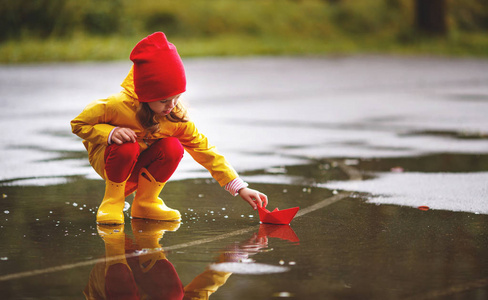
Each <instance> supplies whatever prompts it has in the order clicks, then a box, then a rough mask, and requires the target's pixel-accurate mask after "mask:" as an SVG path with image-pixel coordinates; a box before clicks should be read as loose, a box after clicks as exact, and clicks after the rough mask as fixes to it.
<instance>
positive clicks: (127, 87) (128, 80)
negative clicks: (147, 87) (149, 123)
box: [120, 66, 138, 100]
mask: <svg viewBox="0 0 488 300" xmlns="http://www.w3.org/2000/svg"><path fill="white" fill-rule="evenodd" d="M120 86H121V87H123V88H124V90H123V93H124V94H126V95H127V96H129V97H131V98H134V99H136V100H138V98H137V94H136V90H135V86H134V66H132V67H131V68H130V71H129V74H127V77H125V79H124V81H122V84H121V85H120Z"/></svg>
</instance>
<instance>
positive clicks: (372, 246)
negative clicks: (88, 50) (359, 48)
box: [0, 56, 488, 299]
mask: <svg viewBox="0 0 488 300" xmlns="http://www.w3.org/2000/svg"><path fill="white" fill-rule="evenodd" d="M185 67H186V70H187V73H188V83H189V87H188V92H187V93H186V95H185V97H184V101H185V102H186V103H187V104H188V105H189V107H190V113H191V116H192V118H193V119H194V120H195V122H196V123H197V125H198V127H199V129H200V130H201V131H202V132H203V133H205V134H206V135H207V136H208V137H209V139H210V141H211V142H212V143H213V144H215V145H217V147H218V149H219V151H221V152H222V153H224V155H225V156H226V157H227V158H228V160H229V161H230V162H231V163H232V165H233V166H234V167H235V168H236V169H237V170H238V171H239V173H240V174H241V176H242V177H243V178H244V179H245V180H247V181H248V182H249V183H250V184H251V187H253V188H256V189H259V190H260V191H263V192H265V193H266V194H267V195H268V197H269V199H270V204H269V208H271V209H273V208H275V207H279V208H280V209H284V208H289V207H295V206H299V207H300V211H299V214H298V215H297V217H296V218H295V219H294V220H293V221H292V222H291V224H290V226H266V225H260V223H259V217H258V214H257V212H256V211H252V210H251V209H249V207H248V206H247V205H246V204H245V203H243V201H240V200H238V199H237V198H233V197H232V196H230V195H228V194H227V193H226V192H225V191H223V190H222V189H221V188H220V187H219V186H218V184H216V183H215V182H214V181H213V180H212V179H210V178H209V176H208V173H207V172H206V171H205V170H204V169H203V168H201V167H200V166H198V165H197V164H196V163H194V162H193V161H192V160H191V158H190V157H185V158H184V160H183V161H182V163H181V165H180V168H179V170H178V171H177V172H176V173H175V175H174V177H173V179H172V181H171V182H170V183H168V184H167V186H166V187H165V189H164V191H163V193H162V194H161V196H162V197H163V199H165V201H166V202H167V204H168V205H169V206H171V207H173V208H176V209H179V210H180V211H181V213H182V215H183V220H182V222H181V223H180V224H177V225H175V224H167V223H157V222H156V223H154V222H141V221H137V220H131V219H130V218H129V211H130V209H129V210H128V211H127V212H126V222H125V226H123V227H120V228H119V227H118V228H108V229H107V228H100V227H97V225H96V223H95V215H94V213H95V212H96V209H97V206H98V205H99V203H100V200H101V197H102V196H103V188H104V185H103V181H101V180H100V179H99V178H98V177H97V175H96V174H95V173H94V171H93V170H92V169H91V167H90V166H89V165H88V163H87V158H86V153H85V151H84V149H83V146H82V145H81V142H80V140H79V139H78V138H77V137H75V136H73V135H72V134H71V133H70V128H69V121H70V120H71V119H72V118H73V117H74V116H76V115H77V114H78V113H79V112H80V111H81V110H82V109H83V107H84V106H85V105H86V104H87V103H88V102H89V101H91V100H94V99H97V98H103V97H106V96H108V95H109V94H111V93H115V92H117V91H119V90H120V87H119V84H120V82H121V81H122V80H123V78H124V77H125V75H126V73H127V72H128V70H129V68H130V65H129V64H128V63H126V62H114V63H80V64H46V65H21V66H0V101H1V103H2V106H3V109H2V110H1V111H0V116H1V118H0V124H1V127H2V129H3V133H2V134H1V135H0V141H1V147H2V157H1V158H0V163H1V166H2V171H1V172H0V195H1V196H2V198H1V200H0V201H1V202H0V203H1V204H0V235H1V236H2V238H3V243H2V246H0V291H1V294H2V299H84V296H83V291H85V293H86V292H87V291H88V290H91V291H92V292H94V291H96V292H97V293H100V295H104V296H107V291H106V290H105V288H104V287H106V286H107V282H108V284H113V285H114V286H115V287H116V290H124V289H123V288H124V287H126V286H127V281H120V280H119V281H117V280H116V279H114V278H112V277H110V276H107V275H106V274H105V273H104V270H105V267H106V266H107V265H110V264H111V263H112V262H121V261H122V262H125V263H127V265H129V266H130V270H131V272H132V273H131V274H133V276H134V280H135V281H134V282H135V283H136V286H137V289H138V292H139V293H140V294H141V295H142V294H144V295H154V294H157V293H158V291H159V292H160V295H161V293H162V292H161V291H174V290H177V287H178V286H179V285H180V284H172V285H170V286H167V285H166V284H165V282H177V283H178V282H181V285H182V286H185V287H187V297H189V295H190V294H191V293H192V292H193V293H194V292H195V291H196V290H195V289H193V290H192V288H194V287H195V283H196V282H201V281H198V279H199V278H200V279H201V278H202V276H203V277H205V276H208V275H209V274H212V276H213V277H210V278H214V282H212V283H213V288H214V289H215V288H217V290H216V291H215V292H214V293H213V294H212V295H211V296H210V299H279V298H291V299H486V298H487V297H488V271H487V270H488V256H487V255H486V253H488V252H487V250H488V230H487V228H488V227H487V225H488V217H487V215H488V204H487V202H486V201H485V199H486V196H487V195H488V189H487V184H486V176H487V172H488V159H487V155H488V119H487V118H486V113H487V112H488V72H487V71H488V61H486V60H474V59H448V58H429V57H417V58H415V57H380V56H357V57H307V58H297V57H282V58H273V57H256V58H240V59H238V58H207V59H186V60H185ZM127 202H128V203H129V204H130V202H131V197H128V199H127ZM148 240H150V241H151V242H153V244H151V245H152V247H147V245H148ZM154 242H155V243H159V245H160V246H161V247H162V250H161V249H158V248H154ZM155 257H157V258H159V260H157V259H154V258H155ZM163 257H164V258H165V259H164V258H163ZM151 259H153V261H159V263H158V264H156V265H155V267H154V266H153V267H152V268H149V269H150V270H149V271H147V272H144V271H142V272H141V271H140V270H146V269H144V266H146V265H145V264H144V262H147V261H150V260H151ZM161 261H164V262H165V264H166V266H167V265H168V263H169V264H170V265H171V266H173V267H174V270H175V272H176V273H175V272H173V273H171V272H169V271H167V270H166V269H164V268H163V267H160V264H161ZM164 270H166V271H164ZM158 272H159V273H158ZM104 274H105V275H104ZM175 274H176V275H175ZM205 278H207V277H205ZM219 278H220V281H219V280H218V279H219ZM223 278H225V281H224V280H221V279H223ZM119 279H120V278H119ZM145 282H146V283H147V282H151V284H150V285H149V284H145ZM192 282H193V283H194V284H193V285H192V284H190V283H192ZM208 289H209V285H207V286H206V290H208ZM154 297H156V296H154ZM156 298H157V297H156ZM159 298H160V299H164V297H163V296H160V297H159ZM167 299H170V298H167Z"/></svg>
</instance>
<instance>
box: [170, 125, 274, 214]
mask: <svg viewBox="0 0 488 300" xmlns="http://www.w3.org/2000/svg"><path fill="white" fill-rule="evenodd" d="M175 136H176V137H177V138H178V139H179V140H180V142H181V144H182V145H183V147H185V150H186V151H187V152H188V153H189V154H190V155H191V156H192V157H193V159H194V160H195V161H197V162H198V163H199V164H201V165H202V166H203V167H205V168H206V169H207V170H208V171H209V172H210V174H212V177H213V178H214V179H215V180H217V182H218V183H219V184H220V185H221V186H226V185H227V184H231V185H232V184H233V182H235V181H237V182H240V183H238V184H236V188H235V189H234V192H233V191H232V189H227V190H228V191H229V192H230V193H231V194H234V195H237V194H239V196H241V198H242V199H243V200H244V201H246V202H247V203H249V205H251V207H252V208H253V209H257V207H258V206H260V207H262V206H266V205H267V204H268V198H267V197H266V195H264V194H263V193H261V192H259V191H256V190H253V189H249V188H247V184H246V183H244V182H243V181H242V180H241V179H239V175H238V174H237V172H236V171H235V170H234V168H233V167H232V166H231V165H230V163H229V162H227V160H226V159H225V158H224V156H222V155H221V154H219V153H218V152H217V150H216V148H215V147H214V146H213V145H211V144H210V143H209V142H208V139H207V137H206V136H204V135H203V134H201V133H199V132H198V130H197V128H196V126H195V124H194V123H193V122H186V123H181V128H180V129H179V130H177V132H176V133H175Z"/></svg>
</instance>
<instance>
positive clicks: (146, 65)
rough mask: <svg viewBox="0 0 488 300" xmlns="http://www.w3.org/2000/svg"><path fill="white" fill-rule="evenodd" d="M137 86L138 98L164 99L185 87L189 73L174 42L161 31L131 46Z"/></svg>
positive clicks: (182, 90)
mask: <svg viewBox="0 0 488 300" xmlns="http://www.w3.org/2000/svg"><path fill="white" fill-rule="evenodd" d="M130 60H132V62H133V63H134V86H135V92H136V94H137V97H138V98H139V102H154V101H158V100H163V99H166V98H169V97H172V96H175V95H178V94H181V93H183V92H184V91H186V76H185V69H184V67H183V62H182V61H181V58H180V56H179V55H178V52H177V51H176V47H175V45H173V44H171V43H170V42H168V40H167V39H166V36H165V35H164V33H162V32H155V33H153V34H151V35H149V36H147V37H145V38H144V39H142V40H141V41H140V42H139V43H137V45H136V46H135V47H134V49H132V52H131V54H130Z"/></svg>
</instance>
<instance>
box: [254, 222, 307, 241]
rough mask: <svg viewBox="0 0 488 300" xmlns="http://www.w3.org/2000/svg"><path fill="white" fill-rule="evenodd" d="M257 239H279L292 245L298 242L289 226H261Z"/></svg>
mask: <svg viewBox="0 0 488 300" xmlns="http://www.w3.org/2000/svg"><path fill="white" fill-rule="evenodd" d="M258 237H272V238H279V239H282V240H287V241H290V242H292V243H298V242H299V241H300V239H299V238H298V236H297V235H296V234H295V231H293V229H291V227H290V225H271V224H261V225H259V232H258Z"/></svg>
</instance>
